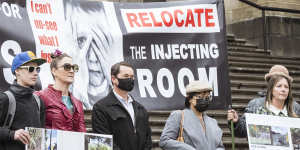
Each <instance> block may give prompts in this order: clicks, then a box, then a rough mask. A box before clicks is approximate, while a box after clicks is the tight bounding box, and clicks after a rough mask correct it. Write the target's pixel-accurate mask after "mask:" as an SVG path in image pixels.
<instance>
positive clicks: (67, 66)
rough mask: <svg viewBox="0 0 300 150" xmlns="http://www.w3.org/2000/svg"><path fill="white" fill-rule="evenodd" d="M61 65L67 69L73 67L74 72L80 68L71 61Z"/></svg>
mask: <svg viewBox="0 0 300 150" xmlns="http://www.w3.org/2000/svg"><path fill="white" fill-rule="evenodd" d="M61 67H64V70H65V71H70V70H71V69H73V71H74V72H78V70H79V66H78V65H77V64H74V65H71V64H69V63H65V64H64V65H62V66H61Z"/></svg>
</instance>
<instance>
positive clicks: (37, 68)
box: [19, 66, 41, 73]
mask: <svg viewBox="0 0 300 150" xmlns="http://www.w3.org/2000/svg"><path fill="white" fill-rule="evenodd" d="M19 68H21V69H27V71H28V72H30V73H31V72H33V71H34V70H36V72H37V73H40V71H41V68H40V67H33V66H20V67H19Z"/></svg>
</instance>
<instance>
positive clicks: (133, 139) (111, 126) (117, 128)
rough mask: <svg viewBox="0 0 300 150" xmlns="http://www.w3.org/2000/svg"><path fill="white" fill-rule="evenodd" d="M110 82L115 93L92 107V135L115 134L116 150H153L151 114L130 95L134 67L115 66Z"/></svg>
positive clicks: (118, 64)
mask: <svg viewBox="0 0 300 150" xmlns="http://www.w3.org/2000/svg"><path fill="white" fill-rule="evenodd" d="M111 81H112V84H113V90H112V91H111V92H110V93H109V94H108V96H106V97H105V98H104V99H102V100H99V101H98V102H97V103H96V104H95V105H94V107H93V113H92V128H93V132H94V133H100V134H112V135H113V144H114V145H113V149H114V150H150V149H151V147H152V141H151V129H150V125H149V121H148V118H149V116H148V113H147V111H146V109H145V108H144V107H143V106H142V105H141V104H139V103H138V102H136V101H135V100H134V99H133V97H132V96H130V95H129V94H128V92H130V91H131V90H132V89H133V87H134V71H133V67H132V66H131V65H130V64H128V63H126V62H120V63H117V64H115V65H113V66H112V67H111Z"/></svg>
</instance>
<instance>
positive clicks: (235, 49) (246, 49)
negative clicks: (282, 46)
mask: <svg viewBox="0 0 300 150" xmlns="http://www.w3.org/2000/svg"><path fill="white" fill-rule="evenodd" d="M227 50H228V51H229V52H230V51H232V52H249V53H258V54H266V55H271V51H270V50H267V51H265V50H264V49H254V48H249V47H238V46H228V47H227Z"/></svg>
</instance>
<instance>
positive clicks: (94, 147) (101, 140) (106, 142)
mask: <svg viewBox="0 0 300 150" xmlns="http://www.w3.org/2000/svg"><path fill="white" fill-rule="evenodd" d="M112 142H113V141H112V138H107V137H101V136H96V135H84V149H85V150H112V149H113V145H112Z"/></svg>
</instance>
